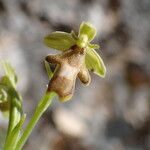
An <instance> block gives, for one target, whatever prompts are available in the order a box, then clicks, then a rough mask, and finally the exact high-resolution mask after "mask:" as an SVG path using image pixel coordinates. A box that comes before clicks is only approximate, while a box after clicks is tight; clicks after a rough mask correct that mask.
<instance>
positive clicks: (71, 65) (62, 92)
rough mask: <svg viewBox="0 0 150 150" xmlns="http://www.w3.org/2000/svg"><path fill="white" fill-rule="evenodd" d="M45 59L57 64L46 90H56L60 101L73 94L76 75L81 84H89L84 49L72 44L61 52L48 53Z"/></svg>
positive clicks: (67, 98)
mask: <svg viewBox="0 0 150 150" xmlns="http://www.w3.org/2000/svg"><path fill="white" fill-rule="evenodd" d="M46 61H48V62H49V63H54V64H58V68H57V70H56V72H55V74H54V76H53V77H52V79H51V81H50V82H49V85H48V91H54V92H56V93H57V94H58V96H59V98H60V101H63V102H64V101H67V100H69V99H70V98H71V97H72V96H73V93H74V88H75V81H76V78H77V76H78V77H79V79H80V81H81V82H82V83H83V84H86V85H87V84H89V82H90V75H89V72H88V70H87V68H86V66H85V49H83V48H82V49H81V48H79V47H77V46H73V47H72V48H71V49H69V50H68V51H65V52H63V53H62V54H58V55H48V56H47V57H46Z"/></svg>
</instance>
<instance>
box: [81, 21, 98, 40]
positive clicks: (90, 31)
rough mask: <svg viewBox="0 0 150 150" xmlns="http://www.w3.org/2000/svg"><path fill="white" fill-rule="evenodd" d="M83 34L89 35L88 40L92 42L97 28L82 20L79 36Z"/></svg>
mask: <svg viewBox="0 0 150 150" xmlns="http://www.w3.org/2000/svg"><path fill="white" fill-rule="evenodd" d="M82 35H87V37H88V41H89V42H90V41H92V40H93V39H94V37H95V36H96V28H95V27H94V26H93V25H92V24H90V23H88V22H82V24H81V25H80V30H79V38H80V37H81V36H82Z"/></svg>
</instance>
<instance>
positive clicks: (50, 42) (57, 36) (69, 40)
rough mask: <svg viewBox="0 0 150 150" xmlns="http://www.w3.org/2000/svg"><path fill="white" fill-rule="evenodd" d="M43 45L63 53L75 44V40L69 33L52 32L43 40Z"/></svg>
mask: <svg viewBox="0 0 150 150" xmlns="http://www.w3.org/2000/svg"><path fill="white" fill-rule="evenodd" d="M44 43H45V45H46V46H48V47H50V48H54V49H57V50H61V51H65V50H68V49H69V48H70V47H72V46H73V45H75V44H76V40H75V39H74V38H73V37H72V35H71V34H70V33H66V32H60V31H56V32H52V33H51V34H49V35H47V36H46V37H45V38H44Z"/></svg>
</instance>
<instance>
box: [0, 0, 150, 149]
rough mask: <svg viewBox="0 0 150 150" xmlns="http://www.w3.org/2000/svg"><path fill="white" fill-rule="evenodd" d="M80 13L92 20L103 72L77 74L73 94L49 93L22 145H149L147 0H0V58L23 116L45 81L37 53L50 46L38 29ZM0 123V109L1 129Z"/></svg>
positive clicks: (63, 26)
mask: <svg viewBox="0 0 150 150" xmlns="http://www.w3.org/2000/svg"><path fill="white" fill-rule="evenodd" d="M82 21H89V22H91V23H92V24H93V25H94V26H95V27H96V28H97V31H98V34H97V37H96V38H95V40H94V43H98V44H100V45H101V48H100V49H99V50H98V51H97V52H98V53H99V54H100V55H101V56H102V58H103V60H104V62H105V65H106V68H107V74H106V78H104V79H102V78H99V77H97V76H96V75H94V74H92V73H91V77H92V82H91V84H90V86H88V87H84V86H83V85H81V84H80V82H79V81H78V80H77V83H76V89H75V95H74V97H73V99H72V100H71V101H69V102H67V103H63V104H62V103H59V101H58V99H57V98H56V99H55V100H54V101H53V104H52V107H51V108H49V109H48V111H47V112H46V113H45V114H44V115H43V117H42V118H41V120H40V121H39V122H38V124H37V126H36V128H35V129H34V131H33V132H32V134H31V136H30V138H29V140H28V142H27V143H26V145H25V147H24V148H23V149H24V150H149V149H150V0H0V59H4V60H8V61H9V62H11V64H12V65H13V66H14V67H15V69H16V72H17V74H18V76H19V83H18V89H19V91H20V92H21V93H22V95H23V99H24V101H23V103H24V111H25V112H26V114H27V121H28V120H29V118H30V117H31V115H32V113H33V111H34V108H35V106H36V104H37V103H38V100H39V99H40V97H41V96H42V94H43V93H44V90H45V89H46V84H47V83H48V77H47V75H46V72H45V69H44V64H43V60H44V58H45V56H46V55H47V54H49V53H51V54H54V53H56V52H57V51H54V50H52V49H50V48H47V47H46V46H44V44H43V37H44V36H45V35H46V34H48V33H50V32H52V31H56V30H61V31H68V32H70V31H71V29H73V30H75V31H78V28H79V25H80V23H81V22H82ZM0 70H2V69H0ZM6 126H7V120H6V119H5V118H3V117H2V115H1V114H0V137H3V136H4V135H5V131H6ZM0 142H2V141H0Z"/></svg>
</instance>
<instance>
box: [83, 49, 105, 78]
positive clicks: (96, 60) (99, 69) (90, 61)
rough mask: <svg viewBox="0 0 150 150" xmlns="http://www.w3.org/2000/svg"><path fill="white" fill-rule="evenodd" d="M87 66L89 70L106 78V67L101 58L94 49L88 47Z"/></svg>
mask: <svg viewBox="0 0 150 150" xmlns="http://www.w3.org/2000/svg"><path fill="white" fill-rule="evenodd" d="M85 64H86V67H87V68H88V69H89V70H91V71H93V72H94V73H95V74H97V75H98V76H100V77H105V74H106V68H105V65H104V63H103V60H102V59H101V57H100V56H99V55H98V53H97V52H96V51H95V50H94V49H92V48H89V47H87V50H86V55H85Z"/></svg>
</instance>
